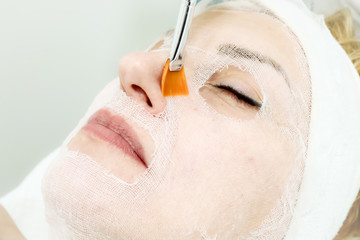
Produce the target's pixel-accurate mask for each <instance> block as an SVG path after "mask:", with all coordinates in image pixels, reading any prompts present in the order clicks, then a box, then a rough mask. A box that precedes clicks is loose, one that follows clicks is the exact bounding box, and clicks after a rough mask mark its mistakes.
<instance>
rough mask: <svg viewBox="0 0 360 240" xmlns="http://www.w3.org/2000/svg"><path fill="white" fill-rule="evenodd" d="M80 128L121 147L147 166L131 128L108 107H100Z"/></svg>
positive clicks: (142, 151)
mask: <svg viewBox="0 0 360 240" xmlns="http://www.w3.org/2000/svg"><path fill="white" fill-rule="evenodd" d="M82 129H83V130H85V131H87V132H90V133H92V134H93V135H95V136H96V137H97V138H100V139H101V140H103V141H105V142H108V143H110V144H111V145H113V146H115V147H117V148H119V149H121V150H122V151H123V152H124V153H125V154H127V155H128V156H130V157H131V158H133V159H134V160H135V161H139V162H141V163H142V164H143V165H144V166H145V167H146V168H147V167H148V164H147V162H146V161H145V154H144V148H143V146H142V145H141V143H140V141H139V140H138V137H137V135H136V134H135V132H134V130H133V128H132V127H131V126H130V125H129V124H128V123H127V122H126V120H125V119H124V118H122V117H121V116H119V115H116V114H114V113H112V112H111V111H110V110H108V109H100V110H99V111H97V112H95V113H94V114H93V115H92V116H91V117H90V119H89V120H88V122H87V124H86V125H85V126H84V127H83V128H82Z"/></svg>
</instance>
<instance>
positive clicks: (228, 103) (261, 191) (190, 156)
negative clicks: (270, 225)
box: [69, 11, 310, 239]
mask: <svg viewBox="0 0 360 240" xmlns="http://www.w3.org/2000/svg"><path fill="white" fill-rule="evenodd" d="M208 29H211V38H209V37H208V36H207V35H208ZM204 36H207V38H206V41H204ZM224 43H229V44H236V45H240V46H242V47H244V48H247V49H251V50H253V51H256V52H259V53H261V54H262V55H264V56H269V57H271V58H272V59H274V60H275V61H276V62H277V63H279V65H281V67H282V68H283V69H284V71H285V72H286V74H287V76H288V80H289V81H291V85H292V86H295V87H296V88H297V89H300V91H303V92H308V91H309V90H310V86H309V82H303V81H302V80H303V72H302V69H301V67H300V66H299V63H298V60H297V58H296V57H297V56H298V52H294V48H299V46H298V45H296V42H295V41H293V40H290V39H289V32H287V31H286V30H284V26H283V24H282V23H280V22H279V21H277V20H275V19H273V18H272V17H270V16H267V15H265V14H259V13H255V12H248V11H235V12H221V11H214V12H206V13H204V14H202V15H200V16H199V17H197V18H195V19H194V20H193V23H192V29H191V32H190V36H189V40H188V45H191V46H196V47H201V48H202V49H203V50H205V51H208V52H211V53H214V54H216V53H217V52H218V49H219V45H221V44H224ZM153 50H156V46H155V49H153ZM168 54H169V52H168V51H150V52H146V53H134V54H129V55H127V56H125V57H124V58H123V59H122V60H121V62H120V66H119V77H120V81H121V82H120V85H121V87H122V89H123V90H124V91H125V92H126V94H127V95H128V96H130V97H132V98H133V99H134V100H135V101H137V102H138V103H139V104H141V105H142V106H143V107H144V108H145V109H147V110H148V111H149V112H150V113H152V114H157V113H160V112H161V111H163V110H164V108H165V107H166V99H165V98H164V97H163V96H162V94H161V90H160V76H161V72H162V69H163V63H164V59H166V58H167V56H168ZM185 66H187V71H188V73H189V74H188V76H191V71H193V69H192V66H191V64H188V65H187V63H186V62H185ZM267 71H268V72H265V73H264V75H266V76H268V79H267V81H266V82H267V83H266V82H265V83H264V89H265V90H264V91H265V93H266V94H268V98H269V99H270V100H269V101H273V102H272V106H273V109H272V112H273V113H276V114H274V119H272V121H275V122H277V121H278V122H282V121H283V117H284V115H286V109H288V108H291V103H292V99H291V94H290V91H289V89H288V86H287V84H286V81H285V80H284V78H283V77H281V76H280V75H279V74H277V73H275V72H274V70H267ZM145 76H146V77H145ZM239 79H240V80H239ZM188 80H190V81H191V79H188ZM253 82H254V81H253V78H252V76H251V75H249V74H248V73H246V72H243V71H239V70H237V69H232V68H230V69H229V70H228V71H227V72H223V73H221V74H219V75H215V77H214V78H212V79H209V82H208V83H209V85H205V87H203V88H201V89H200V94H201V96H202V97H203V98H204V99H205V101H206V102H207V103H208V104H209V105H210V106H211V107H212V108H213V109H215V110H216V112H218V113H220V114H221V115H224V116H226V117H230V118H233V119H242V120H248V121H251V124H250V125H248V124H247V125H244V126H243V127H241V126H240V127H239V128H238V129H226V128H221V129H219V126H223V124H224V122H222V118H217V117H214V118H213V119H209V118H206V119H204V116H202V115H201V114H199V112H198V110H197V108H196V106H192V105H191V104H190V103H189V104H188V105H187V103H186V102H184V106H186V107H185V109H186V110H185V113H186V114H185V115H186V116H184V117H181V118H180V120H179V132H180V134H179V137H178V139H177V142H176V144H175V149H174V151H173V155H172V156H171V157H172V159H173V160H174V161H175V162H176V163H177V168H176V169H172V171H171V173H169V175H170V176H169V179H171V181H169V182H167V183H166V184H164V185H162V186H161V187H159V189H158V192H156V193H154V194H153V196H151V198H150V200H149V202H151V203H152V205H150V206H151V208H149V209H147V211H149V213H150V215H151V214H157V218H156V221H154V220H153V219H154V218H152V219H150V220H149V221H148V222H147V221H146V216H144V219H145V222H147V223H148V224H147V225H146V226H144V227H143V228H142V229H134V230H133V231H134V233H136V232H137V231H141V230H143V231H146V229H148V232H152V231H151V230H150V229H155V228H156V226H166V224H169V223H170V222H171V223H172V224H173V223H174V221H178V222H176V224H177V225H181V226H183V227H184V228H187V227H189V226H190V227H191V226H192V225H195V224H197V221H201V222H202V224H203V225H204V226H206V228H207V231H208V234H209V235H211V234H216V235H218V236H219V237H220V239H221V236H227V237H229V236H232V237H236V236H238V235H239V234H247V233H246V232H241V230H239V231H233V232H231V233H229V232H230V231H229V230H228V229H226V227H225V226H223V222H224V221H222V220H221V219H224V218H225V219H227V221H229V222H232V223H234V224H235V225H236V226H239V229H250V230H254V229H256V228H257V227H259V224H261V220H263V219H264V218H265V216H267V215H268V214H269V211H270V210H271V208H272V207H273V206H274V204H275V203H276V201H277V200H278V199H279V197H280V195H281V191H282V188H283V184H284V182H286V180H287V178H288V176H289V172H290V170H291V168H292V164H293V163H292V160H291V159H289V152H288V149H289V148H292V147H291V146H290V145H288V143H287V142H286V141H284V140H283V139H282V138H281V137H280V135H279V133H278V132H276V131H275V130H274V129H270V128H269V127H268V126H269V123H268V121H267V119H257V120H254V116H255V115H256V113H257V112H258V111H259V108H257V107H254V106H251V104H249V103H248V102H244V101H239V100H238V99H236V98H235V97H234V96H233V95H231V94H229V92H226V91H224V90H223V89H219V88H216V87H213V86H211V85H212V84H214V83H216V84H223V83H226V84H227V85H232V86H233V87H236V88H240V89H242V90H243V91H244V92H246V94H247V96H248V97H249V98H251V99H253V100H254V101H256V102H258V103H260V104H261V103H262V101H263V98H264V96H263V95H262V91H261V89H260V87H259V86H258V85H256V84H253ZM271 99H272V100H271ZM149 101H150V102H151V104H149ZM280 103H281V104H280ZM305 104H307V105H309V104H310V99H306V103H305ZM277 113H278V114H277ZM194 122H195V123H198V124H194ZM199 126H201V127H199ZM249 126H250V128H249ZM133 127H134V129H135V131H136V133H137V135H138V136H140V139H141V141H142V144H143V145H144V149H145V154H146V155H147V156H151V154H152V152H153V148H154V143H153V141H152V139H151V137H150V136H149V135H148V134H147V133H146V132H144V131H143V130H142V129H141V128H138V127H136V125H135V124H133ZM303 130H304V131H305V132H304V134H305V135H306V134H307V133H306V131H307V129H303ZM244 133H245V134H244ZM232 138H236V139H237V141H236V142H239V143H241V144H239V145H237V144H234V142H233V141H230V140H229V141H224V140H223V139H232ZM188 139H192V141H193V144H187V142H188ZM199 143H201V144H199ZM255 143H256V144H255ZM184 146H186V147H184ZM259 146H260V147H259ZM69 148H70V149H73V150H77V151H82V152H83V153H85V154H88V155H89V156H91V157H92V158H93V159H94V160H95V161H97V162H99V163H100V164H101V165H103V166H104V167H105V168H107V169H108V170H110V171H111V172H112V173H113V174H114V175H115V176H117V177H118V178H120V179H122V180H124V181H127V182H132V181H134V179H136V177H137V176H138V175H140V174H142V173H143V172H144V170H145V167H144V166H141V165H137V166H136V167H134V165H133V163H132V161H131V160H129V159H122V161H121V163H120V164H119V159H118V156H119V155H120V156H123V154H121V152H120V151H121V150H119V149H116V148H114V147H113V146H110V145H109V144H107V143H105V142H103V141H101V140H99V139H97V138H95V137H93V136H91V135H90V134H88V133H86V132H82V131H80V132H79V133H78V134H77V136H75V138H74V139H73V140H72V141H71V142H70V144H69ZM194 153H196V154H194ZM213 156H216V157H217V158H216V159H214V158H213ZM194 159H195V160H196V161H194ZM219 159H221V161H220V163H219V161H218V160H219ZM127 167H131V168H133V169H135V170H134V171H132V172H131V173H129V172H128V171H126V168H127ZM272 169H278V170H279V171H278V173H277V175H275V176H274V174H273V171H272ZM189 173H191V174H189ZM239 173H241V174H239ZM209 179H211V180H209ZM224 181H225V183H224ZM229 181H231V184H230V185H231V186H229V184H226V182H229ZM194 183H196V184H194ZM183 186H202V188H200V187H199V188H196V187H191V188H184V187H183ZM267 186H271V188H270V187H267ZM218 189H222V194H221V196H219V194H218ZM194 195H201V196H204V199H205V200H204V202H198V201H197V200H196V199H193V196H194ZM240 196H241V197H240ZM174 198H175V199H176V202H174V200H173V199H174ZM206 199H208V200H206ZM264 201H267V202H268V206H267V207H263V203H264ZM247 202H251V203H252V205H251V206H252V208H253V209H258V211H255V212H254V211H252V209H248V205H246V203H247ZM178 205H180V206H181V207H179V208H178ZM202 205H207V206H211V207H212V208H207V209H204V208H203V207H202ZM175 206H176V208H175ZM219 206H220V207H219ZM246 206H247V208H246ZM232 208H233V209H236V211H239V212H241V213H242V217H241V218H238V217H237V216H236V215H237V214H235V213H234V212H233V211H232V210H231V209H232ZM181 209H186V210H187V212H192V213H193V214H196V215H198V216H200V217H199V218H197V219H195V218H193V217H192V216H188V215H187V212H181V211H180V210H181ZM205 210H206V211H205ZM174 216H181V217H177V218H175V219H176V220H174ZM183 219H186V222H181V221H183ZM214 219H216V220H214ZM249 219H251V221H249ZM132 221H133V220H132V219H129V223H131V222H132ZM134 221H135V220H134ZM152 233H153V234H154V236H149V239H152V238H151V237H153V238H154V239H155V238H156V237H157V236H166V237H168V238H169V237H170V238H171V236H169V235H168V234H169V233H167V232H156V231H155V232H152ZM128 234H132V232H131V231H129V232H128ZM198 238H199V236H198V235H194V239H198Z"/></svg>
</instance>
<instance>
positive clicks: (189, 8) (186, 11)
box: [170, 0, 196, 71]
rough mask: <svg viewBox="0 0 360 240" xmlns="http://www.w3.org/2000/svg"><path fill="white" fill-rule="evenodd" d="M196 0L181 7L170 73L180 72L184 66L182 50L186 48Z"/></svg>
mask: <svg viewBox="0 0 360 240" xmlns="http://www.w3.org/2000/svg"><path fill="white" fill-rule="evenodd" d="M195 5H196V0H183V1H182V2H181V6H180V12H179V16H178V21H177V25H176V28H175V32H174V40H173V44H172V47H171V52H170V71H180V70H181V68H182V66H183V61H182V50H183V48H184V46H185V43H186V40H187V37H188V34H189V29H190V24H191V20H192V17H193V14H194V10H195Z"/></svg>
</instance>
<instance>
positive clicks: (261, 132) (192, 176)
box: [171, 108, 294, 200]
mask: <svg viewBox="0 0 360 240" xmlns="http://www.w3.org/2000/svg"><path fill="white" fill-rule="evenodd" d="M278 130H279V129H276V128H273V127H271V126H270V124H267V123H266V121H265V120H264V119H254V120H251V121H243V122H240V121H231V120H229V119H226V118H223V117H221V116H214V115H213V114H212V113H206V112H199V111H197V110H194V109H192V110H191V108H189V111H187V112H186V113H184V114H182V116H181V117H180V121H179V128H178V136H177V142H176V144H175V149H174V152H173V156H172V157H171V159H173V161H174V162H175V166H176V168H177V175H178V176H177V178H178V179H179V181H182V182H183V183H184V184H185V185H187V184H190V185H192V184H195V185H196V184H198V185H202V186H208V187H209V186H217V187H221V188H224V186H228V185H231V191H230V190H229V192H228V193H227V194H234V195H237V196H239V195H244V196H245V198H250V199H251V198H253V197H254V198H255V197H256V198H258V197H259V194H260V193H261V194H263V195H264V193H266V192H270V191H272V194H274V192H277V193H279V192H281V190H282V188H283V186H284V182H286V179H287V177H288V175H289V172H290V170H291V168H292V166H293V162H294V161H293V160H294V159H291V158H292V157H291V154H290V152H289V149H291V147H290V146H289V144H287V142H286V141H285V140H283V139H282V138H281V135H280V132H279V131H278ZM205 189H207V188H205ZM275 195H278V194H275ZM258 199H259V198H258ZM252 200H253V199H252Z"/></svg>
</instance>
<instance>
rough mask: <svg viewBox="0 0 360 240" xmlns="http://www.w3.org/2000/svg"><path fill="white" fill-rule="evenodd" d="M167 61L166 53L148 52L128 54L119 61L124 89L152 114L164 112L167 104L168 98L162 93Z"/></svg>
mask: <svg viewBox="0 0 360 240" xmlns="http://www.w3.org/2000/svg"><path fill="white" fill-rule="evenodd" d="M165 61H166V55H165V54H162V53H159V52H158V53H154V52H146V53H132V54H129V55H126V56H125V57H123V58H122V59H121V60H120V63H119V78H120V86H121V88H122V90H124V91H125V93H126V94H127V95H128V96H129V97H131V98H133V99H134V100H135V101H137V102H138V103H139V104H141V105H142V106H144V107H145V109H147V110H148V111H149V112H150V113H151V114H157V113H160V112H162V111H163V110H164V109H165V106H166V99H165V98H164V97H163V95H162V93H161V75H162V70H163V68H164V65H165Z"/></svg>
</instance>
